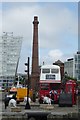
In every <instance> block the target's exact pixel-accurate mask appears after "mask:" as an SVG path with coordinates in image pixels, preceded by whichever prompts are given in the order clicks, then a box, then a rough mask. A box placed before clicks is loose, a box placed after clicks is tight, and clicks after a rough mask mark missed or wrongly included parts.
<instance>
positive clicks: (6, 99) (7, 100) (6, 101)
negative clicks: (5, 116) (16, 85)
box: [4, 92, 9, 109]
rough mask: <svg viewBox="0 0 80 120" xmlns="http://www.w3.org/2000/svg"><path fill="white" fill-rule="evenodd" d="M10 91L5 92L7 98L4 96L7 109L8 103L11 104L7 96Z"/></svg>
mask: <svg viewBox="0 0 80 120" xmlns="http://www.w3.org/2000/svg"><path fill="white" fill-rule="evenodd" d="M7 95H8V93H7V92H6V93H5V98H4V104H5V109H6V108H7V106H8V104H9V98H8V97H7Z"/></svg>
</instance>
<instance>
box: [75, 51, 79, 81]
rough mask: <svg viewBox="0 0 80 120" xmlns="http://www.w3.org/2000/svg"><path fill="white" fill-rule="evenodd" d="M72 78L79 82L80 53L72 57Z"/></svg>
mask: <svg viewBox="0 0 80 120" xmlns="http://www.w3.org/2000/svg"><path fill="white" fill-rule="evenodd" d="M74 77H76V78H77V81H80V51H78V52H77V53H76V54H75V55H74Z"/></svg>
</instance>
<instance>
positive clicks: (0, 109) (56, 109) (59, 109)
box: [0, 92, 78, 113]
mask: <svg viewBox="0 0 80 120" xmlns="http://www.w3.org/2000/svg"><path fill="white" fill-rule="evenodd" d="M4 94H5V93H1V92H0V112H8V111H10V108H9V107H8V108H7V109H6V110H5V108H4V102H2V96H3V98H4ZM25 105H26V103H23V102H21V103H20V104H19V105H17V106H18V107H20V108H21V110H25ZM49 107H50V106H49ZM51 107H52V109H47V107H45V105H39V104H38V103H36V104H35V103H32V104H31V110H41V109H44V110H49V111H50V110H51V112H65V113H66V112H67V113H69V112H78V109H77V105H74V106H73V107H59V106H58V105H57V104H54V105H52V106H51Z"/></svg>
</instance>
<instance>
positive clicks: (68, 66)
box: [64, 58, 74, 77]
mask: <svg viewBox="0 0 80 120" xmlns="http://www.w3.org/2000/svg"><path fill="white" fill-rule="evenodd" d="M73 64H74V59H73V58H70V59H67V61H66V62H64V73H67V75H68V76H69V77H73V72H74V68H73Z"/></svg>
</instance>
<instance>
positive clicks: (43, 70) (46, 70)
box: [42, 69, 50, 73]
mask: <svg viewBox="0 0 80 120" xmlns="http://www.w3.org/2000/svg"><path fill="white" fill-rule="evenodd" d="M42 73H50V69H42Z"/></svg>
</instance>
